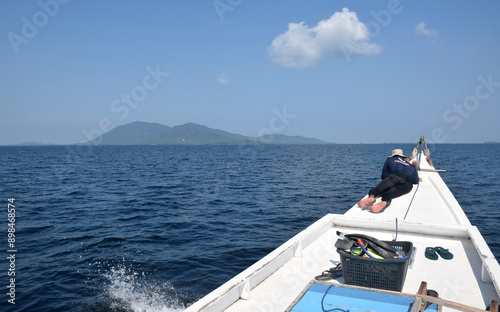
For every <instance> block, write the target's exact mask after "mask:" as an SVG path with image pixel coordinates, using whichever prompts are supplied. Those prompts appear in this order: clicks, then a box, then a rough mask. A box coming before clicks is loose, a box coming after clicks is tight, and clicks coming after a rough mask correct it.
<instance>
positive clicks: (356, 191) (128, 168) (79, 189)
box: [0, 144, 500, 312]
mask: <svg viewBox="0 0 500 312" xmlns="http://www.w3.org/2000/svg"><path fill="white" fill-rule="evenodd" d="M413 147H414V144H380V145H368V144H365V145H342V144H332V145H282V146H279V145H242V146H238V145H234V146H181V145H173V146H92V147H90V146H79V147H78V146H33V147H0V159H1V163H0V168H1V173H2V175H1V177H0V182H1V183H0V203H1V202H3V205H4V207H5V209H4V210H3V211H4V212H3V213H1V214H0V217H2V218H3V219H4V221H3V222H2V223H3V224H4V225H3V226H2V227H0V231H3V232H4V233H3V234H0V237H3V239H0V245H1V246H3V248H2V249H0V253H3V256H2V257H1V259H3V260H0V286H1V288H2V289H4V291H3V292H1V293H0V309H1V311H141V312H142V311H167V312H171V311H182V310H183V309H184V308H185V307H187V306H188V305H190V304H191V303H193V302H194V301H196V300H197V299H199V298H201V297H203V296H204V295H206V294H207V293H209V292H210V291H212V290H214V289H215V288H216V287H218V286H219V285H221V284H223V283H224V282H225V281H227V280H228V279H230V278H231V277H233V276H234V275H236V274H238V273H239V272H241V271H242V270H244V269H245V268H246V267H248V266H250V265H251V264H252V263H254V262H255V261H257V260H259V259H260V258H261V257H263V256H264V255H266V254H267V253H269V252H270V251H272V250H273V249H274V248H276V247H278V246H279V245H280V244H282V243H284V242H285V241H286V240H288V239H289V238H291V237H292V236H294V235H295V234H297V233H298V232H300V231H301V230H302V229H304V228H305V227H307V226H309V225H310V224H312V223H313V222H314V221H316V220H317V219H319V218H321V217H322V216H324V215H325V214H327V213H340V214H342V213H344V212H345V211H346V210H348V209H349V208H350V207H352V206H353V205H354V204H355V203H356V202H357V201H358V200H359V199H360V198H361V197H363V196H364V195H365V194H366V193H367V191H368V190H369V189H370V188H372V187H373V186H374V185H376V183H377V182H378V181H379V179H380V172H381V169H382V164H383V162H384V161H385V159H386V157H387V156H388V155H389V154H390V151H391V150H392V149H394V148H403V149H404V151H405V152H407V153H411V150H412V149H413ZM430 147H431V153H432V155H431V157H432V159H433V161H434V165H435V167H436V168H437V169H445V170H447V171H446V173H441V176H442V177H443V179H444V181H445V182H446V183H447V185H448V187H449V188H450V189H451V191H452V192H453V194H454V195H455V197H456V198H457V200H458V202H459V203H460V204H461V206H462V208H463V209H464V211H465V212H466V214H467V216H468V217H469V219H470V221H471V223H472V224H474V225H476V226H478V228H479V230H480V231H481V233H482V234H483V236H484V237H485V239H486V241H487V243H488V245H489V246H490V248H491V249H492V251H493V253H494V254H495V256H496V257H498V256H499V255H500V238H498V235H496V229H497V228H498V224H499V222H500V212H499V209H498V207H497V206H498V201H497V198H498V195H499V190H500V187H499V186H500V183H499V179H498V177H499V176H500V165H499V163H498V161H497V160H496V159H495V157H496V155H498V154H499V152H500V144H471V145H467V144H456V145H432V146H430ZM9 198H15V200H14V201H13V202H14V204H15V224H14V225H12V226H11V228H14V230H15V246H14V247H15V254H14V256H15V262H14V273H15V276H14V277H13V278H14V279H15V280H14V287H10V288H9V285H10V284H11V280H10V278H12V277H10V276H9V275H8V274H9V273H12V270H10V271H9V269H12V263H11V262H10V261H9V259H7V257H9V255H10V253H8V252H7V251H8V250H10V249H11V248H10V247H9V246H8V233H9V230H8V229H9V226H8V223H9V221H8V211H7V208H8V203H9ZM2 229H3V230H2ZM332 248H333V246H332ZM12 289H14V302H15V305H14V304H12V303H9V302H8V300H9V299H12V298H11V297H12V294H11V293H10V292H11V290H12ZM9 294H10V295H9Z"/></svg>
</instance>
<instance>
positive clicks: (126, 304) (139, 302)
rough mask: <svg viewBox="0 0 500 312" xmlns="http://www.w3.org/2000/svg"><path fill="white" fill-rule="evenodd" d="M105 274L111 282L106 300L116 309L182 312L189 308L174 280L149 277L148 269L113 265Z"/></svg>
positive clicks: (147, 311)
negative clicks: (152, 279)
mask: <svg viewBox="0 0 500 312" xmlns="http://www.w3.org/2000/svg"><path fill="white" fill-rule="evenodd" d="M104 277H105V278H107V279H108V280H109V282H110V284H109V285H108V287H107V289H106V297H107V299H108V300H106V301H108V304H109V308H110V310H112V311H133V312H178V311H183V310H184V309H185V308H186V307H185V306H184V304H183V303H182V300H181V299H180V298H179V297H178V295H177V294H176V292H175V289H174V287H173V286H172V285H171V284H169V283H155V282H152V281H147V280H146V278H145V276H144V273H143V274H138V273H137V272H134V271H133V270H132V269H130V268H125V267H123V266H119V267H112V268H110V271H109V272H107V273H105V274H104Z"/></svg>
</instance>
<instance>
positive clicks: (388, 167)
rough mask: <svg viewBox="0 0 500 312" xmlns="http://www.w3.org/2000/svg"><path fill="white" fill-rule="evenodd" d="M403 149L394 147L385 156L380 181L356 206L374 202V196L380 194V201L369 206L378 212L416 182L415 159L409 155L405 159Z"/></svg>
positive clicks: (364, 205)
mask: <svg viewBox="0 0 500 312" xmlns="http://www.w3.org/2000/svg"><path fill="white" fill-rule="evenodd" d="M405 158H406V156H404V155H403V150H401V149H395V150H393V151H392V154H391V156H389V157H388V158H387V160H386V161H385V163H384V168H383V169H382V181H381V182H380V183H379V184H378V185H377V186H376V187H375V188H373V189H371V190H370V192H369V193H368V195H369V196H368V197H367V198H365V199H362V200H360V201H359V202H358V206H359V207H361V208H365V207H366V206H368V205H370V204H372V203H374V202H375V198H376V197H379V196H382V201H381V202H380V203H378V204H375V205H373V206H371V207H370V211H371V212H373V213H378V212H380V211H381V210H382V209H384V208H385V207H387V206H388V205H390V203H391V200H392V199H394V198H396V197H399V196H402V195H404V194H407V193H409V192H410V191H411V189H412V188H413V184H417V183H418V173H417V161H416V160H413V157H410V158H409V159H408V160H405Z"/></svg>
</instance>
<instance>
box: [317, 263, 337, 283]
mask: <svg viewBox="0 0 500 312" xmlns="http://www.w3.org/2000/svg"><path fill="white" fill-rule="evenodd" d="M342 275H343V273H342V264H341V263H339V264H337V266H336V267H334V268H331V269H329V270H325V271H323V273H321V275H317V276H316V277H314V279H315V280H317V281H328V280H331V279H334V278H337V277H341V276H342Z"/></svg>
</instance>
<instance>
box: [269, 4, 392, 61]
mask: <svg viewBox="0 0 500 312" xmlns="http://www.w3.org/2000/svg"><path fill="white" fill-rule="evenodd" d="M381 50H382V48H381V47H380V46H379V45H377V44H375V43H370V35H369V33H368V29H367V27H366V25H365V24H363V23H362V22H361V21H359V20H358V16H357V15H356V13H355V12H351V11H349V9H347V8H344V9H342V12H335V14H333V15H332V16H331V17H330V18H328V19H324V20H321V21H320V22H318V24H317V25H316V26H314V27H309V26H308V25H305V24H304V22H300V23H290V24H288V30H287V31H286V32H284V33H282V34H280V35H279V36H277V37H276V38H275V39H274V40H273V42H272V43H271V45H270V46H269V47H268V53H269V54H270V56H271V57H272V60H273V61H274V62H276V63H278V64H280V65H281V66H283V67H308V66H312V65H314V64H315V63H316V62H318V61H319V60H321V59H322V58H323V57H325V56H326V55H329V54H338V55H343V56H344V57H346V59H348V60H349V59H350V56H351V55H356V54H361V55H370V54H378V53H380V51H381Z"/></svg>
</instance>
